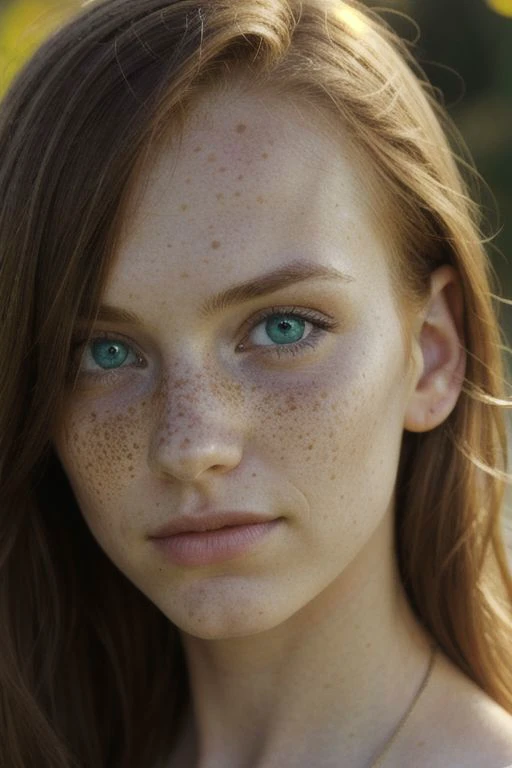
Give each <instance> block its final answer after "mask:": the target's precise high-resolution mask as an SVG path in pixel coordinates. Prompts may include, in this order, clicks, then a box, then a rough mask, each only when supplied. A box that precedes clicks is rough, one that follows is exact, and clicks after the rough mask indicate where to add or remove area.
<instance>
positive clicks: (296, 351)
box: [71, 307, 339, 379]
mask: <svg viewBox="0 0 512 768" xmlns="http://www.w3.org/2000/svg"><path fill="white" fill-rule="evenodd" d="M275 315H278V316H279V315H283V316H286V317H296V318H299V319H301V320H306V321H308V322H309V323H311V324H312V325H313V329H312V330H311V332H310V333H309V334H308V336H307V337H306V338H305V339H304V340H302V341H296V342H294V343H292V344H282V345H277V346H272V345H270V344H269V345H260V346H259V347H256V350H257V351H256V354H264V355H267V354H271V355H272V354H273V355H274V356H276V357H278V358H279V359H281V358H282V357H287V356H292V357H295V356H297V355H300V354H302V353H304V352H305V351H306V349H307V348H310V349H311V348H314V347H316V346H317V344H318V342H319V341H320V338H321V337H323V336H324V335H325V332H326V331H333V330H335V329H336V328H337V327H338V325H339V323H338V322H337V321H336V320H335V319H334V318H332V317H329V316H325V315H320V314H318V313H317V312H315V311H314V310H309V309H302V308H300V307H271V308H269V309H265V310H262V312H260V313H258V314H257V315H256V316H255V317H253V318H251V320H250V321H249V322H250V326H249V327H248V328H247V332H246V333H245V336H244V339H243V340H242V341H241V342H240V343H239V344H238V345H237V349H238V348H240V347H242V349H241V350H240V351H245V350H244V349H243V348H244V346H245V345H244V341H245V338H246V336H247V335H248V334H250V333H251V331H253V330H254V329H255V328H256V327H257V326H258V325H260V324H261V323H262V322H263V321H265V320H266V319H267V318H269V317H274V316H275ZM244 332H245V331H244ZM125 338H126V337H125V336H123V335H122V334H114V333H111V332H109V331H99V332H98V333H97V334H96V335H95V336H94V337H92V338H91V339H89V340H88V339H87V338H81V339H80V338H77V339H75V340H74V342H73V343H72V347H71V355H72V359H75V356H76V355H77V350H78V349H79V348H81V347H85V346H89V345H92V344H94V342H96V341H121V340H123V339H125ZM123 344H125V346H127V347H128V348H130V349H131V350H132V351H133V352H134V353H135V356H136V357H137V362H138V364H137V365H136V367H138V368H143V367H145V364H143V361H144V358H143V356H142V354H140V353H139V352H138V350H137V347H136V346H135V345H133V344H132V343H131V342H130V343H128V340H126V342H124V341H123ZM132 365H133V364H132ZM126 367H130V366H126ZM122 370H124V369H123V368H117V369H112V370H106V369H105V370H104V371H103V372H101V371H102V369H101V368H100V369H99V371H100V372H98V373H94V372H91V371H86V372H83V375H86V376H100V377H101V378H105V377H106V378H107V379H108V378H117V376H118V374H119V372H120V371H122ZM77 371H78V372H79V363H78V367H77V368H76V371H75V372H77Z"/></svg>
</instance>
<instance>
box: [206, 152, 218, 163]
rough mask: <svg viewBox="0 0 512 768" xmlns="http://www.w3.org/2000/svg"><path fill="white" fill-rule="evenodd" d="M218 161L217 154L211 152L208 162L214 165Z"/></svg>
mask: <svg viewBox="0 0 512 768" xmlns="http://www.w3.org/2000/svg"><path fill="white" fill-rule="evenodd" d="M216 159H217V155H216V154H215V152H210V154H209V155H208V162H209V163H214V162H215V161H216Z"/></svg>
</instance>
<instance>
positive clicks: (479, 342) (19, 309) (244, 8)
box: [0, 0, 512, 768]
mask: <svg viewBox="0 0 512 768" xmlns="http://www.w3.org/2000/svg"><path fill="white" fill-rule="evenodd" d="M236 73H241V74H245V75H247V76H249V77H250V82H251V85H252V86H253V85H261V87H262V88H265V87H266V88H272V89H274V90H277V91H278V92H280V93H283V94H288V95H290V96H292V97H293V96H295V97H296V98H297V99H299V98H300V99H305V100H307V101H308V103H309V104H311V106H312V107H313V108H314V109H315V110H316V111H317V112H319V113H321V114H324V115H325V117H326V119H329V120H330V121H331V122H333V121H334V124H338V125H340V126H341V125H343V129H344V131H346V132H348V135H349V136H350V137H351V139H352V140H353V142H354V143H355V144H357V146H358V147H360V149H361V151H362V153H363V154H364V156H365V157H366V158H367V159H368V161H369V162H370V163H371V165H372V167H373V169H374V170H375V173H376V174H377V176H378V178H379V179H380V180H381V182H382V183H383V186H384V187H385V190H386V194H387V196H388V198H389V201H390V203H391V204H392V205H393V206H394V210H395V211H396V213H395V217H394V220H393V229H394V233H395V241H396V244H397V245H396V249H395V251H396V253H395V254H394V258H393V269H394V272H395V277H396V281H395V282H396V285H397V287H398V292H399V293H400V294H401V295H402V297H404V299H406V300H407V301H409V302H412V303H413V304H420V303H421V302H422V301H424V300H425V299H426V297H427V295H428V283H429V275H430V274H431V272H432V271H433V270H434V269H435V268H436V267H438V266H439V265H441V264H451V265H452V266H453V267H454V268H455V269H456V270H457V272H458V274H459V276H460V280H461V283H462V289H463V295H464V307H465V311H464V338H465V346H466V351H467V359H468V362H467V369H466V377H465V381H464V384H463V389H462V392H461V395H460V397H459V400H458V402H457V405H456V407H455V409H454V410H453V412H452V413H451V415H450V416H449V418H448V419H447V420H446V421H445V422H444V423H443V424H442V425H440V426H439V427H437V428H436V429H433V430H431V431H430V432H425V433H421V434H419V433H418V434H416V433H415V434H413V433H405V434H404V437H403V446H402V454H401V458H400V466H399V468H398V476H397V484H396V498H397V503H396V514H395V520H396V523H395V543H396V556H397V560H398V564H399V570H400V574H401V578H402V580H403V584H404V587H405V590H406V593H407V596H408V599H409V601H410V604H411V606H412V608H413V610H414V612H415V614H416V616H417V618H418V620H419V621H420V622H421V623H422V624H423V625H424V626H425V627H426V628H427V629H428V631H429V632H430V633H431V634H432V635H433V636H434V638H435V639H436V640H437V642H438V644H439V646H440V647H441V648H442V650H443V651H444V652H445V653H446V654H447V655H448V656H449V657H450V659H452V660H453V661H454V662H455V663H456V664H457V665H458V666H459V667H460V669H461V670H463V672H464V673H465V674H466V675H468V676H469V677H470V678H471V679H472V680H474V681H475V682H476V683H477V684H478V685H479V686H480V687H481V688H482V689H483V690H484V691H485V692H486V693H487V694H488V695H489V696H491V697H492V698H493V699H495V700H496V701H497V702H498V703H499V704H500V705H501V706H503V707H504V708H505V709H507V710H508V711H509V712H511V713H512V664H511V663H510V660H511V658H512V617H511V605H512V579H511V574H510V569H509V564H508V562H507V556H506V550H505V546H504V541H503V532H502V528H501V525H502V518H501V515H502V510H503V494H504V488H505V483H506V481H507V475H506V469H507V465H506V461H507V445H506V433H505V422H504V409H505V408H506V407H507V406H508V405H509V403H508V401H507V400H506V398H505V395H504V379H503V376H504V372H503V364H502V359H501V347H502V343H501V338H500V331H499V326H498V323H497V319H496V311H495V307H494V305H493V301H494V299H493V292H492V272H491V268H490V262H489V259H488V256H487V255H486V251H485V242H484V240H485V238H484V237H483V236H482V220H481V214H480V207H479V205H477V203H476V202H474V200H475V196H474V194H473V193H470V191H469V189H470V188H469V181H468V180H467V178H466V177H467V174H466V171H467V169H468V162H467V160H466V159H464V155H465V150H464V148H463V146H462V144H461V143H460V140H459V139H458V137H457V134H456V131H455V130H454V128H453V125H452V124H451V122H450V120H449V119H448V117H447V116H446V113H445V111H444V109H443V107H442V106H440V104H439V103H438V99H437V97H436V94H435V91H434V89H433V88H432V87H431V86H430V85H429V84H428V83H427V82H426V78H425V76H424V75H423V73H422V71H421V69H420V68H419V67H418V65H417V64H416V63H415V61H414V57H413V54H412V53H411V50H410V47H409V46H408V45H407V44H406V43H404V42H403V41H401V40H400V39H399V38H398V37H397V36H396V34H395V33H394V32H393V31H392V30H391V28H390V27H389V26H388V25H387V24H386V23H385V22H384V21H383V20H382V19H381V18H380V17H379V16H378V15H376V14H375V13H374V12H372V11H369V10H368V9H366V8H365V7H364V6H363V5H361V4H359V3H357V2H352V1H350V2H348V1H345V0H203V1H202V2H198V0H93V1H92V2H91V1H89V2H86V3H85V4H84V5H83V7H82V8H81V9H80V10H79V11H78V13H77V14H76V16H75V17H73V18H72V19H71V20H69V21H68V22H66V23H65V24H64V25H63V26H62V27H61V28H60V29H58V30H57V31H56V32H55V33H54V34H53V35H52V36H51V37H50V38H49V39H48V40H47V41H46V42H45V43H44V44H43V45H42V46H41V47H40V48H39V49H38V50H37V51H36V53H35V54H34V55H33V57H32V58H31V59H30V61H29V62H28V63H27V64H26V65H25V67H24V68H23V69H22V71H21V72H20V73H19V74H18V75H17V77H16V78H15V80H14V81H13V82H12V84H11V86H10V88H9V90H8V91H7V94H6V96H5V98H4V99H3V101H2V103H1V105H0V318H1V335H0V359H1V360H2V366H1V367H0V730H1V733H2V738H1V739H0V764H1V765H2V768H27V766H29V765H30V766H35V765H37V766H38V768H85V767H88V768H92V767H94V768H110V767H111V766H116V767H117V768H142V766H144V768H147V767H148V766H151V768H153V766H157V765H160V762H159V761H162V763H163V761H164V760H165V758H166V756H168V755H169V754H170V751H171V749H172V747H173V744H174V743H175V739H176V735H177V733H178V729H179V726H180V720H181V717H182V713H183V711H184V708H185V705H186V703H187V699H188V697H189V695H190V694H189V686H188V676H187V669H186V664H185V657H184V652H183V648H182V645H181V642H180V636H179V633H178V630H177V628H176V627H175V626H174V625H173V624H172V623H171V622H170V621H169V620H168V619H167V618H166V617H165V616H164V615H163V614H162V613H161V612H160V611H159V610H158V609H157V608H156V607H155V606H154V605H153V604H152V603H151V602H150V601H149V600H148V599H147V598H146V597H145V596H144V595H143V594H142V593H141V592H140V591H139V590H138V589H137V588H136V587H135V586H134V585H133V584H132V583H131V582H130V581H129V580H128V579H127V578H125V576H124V575H123V574H122V573H120V571H119V570H118V569H117V568H116V567H115V566H114V565H113V563H112V562H110V560H109V559H108V558H107V556H106V555H105V554H104V552H103V551H102V550H101V549H100V547H99V545H98V544H97V542H96V541H95V540H94V538H93V536H92V534H91V533H90V531H89V529H88V527H87V526H86V524H85V522H84V520H83V518H82V516H81V514H80V510H79V508H78V505H77V502H76V500H75V498H74V495H73V492H72V489H71V487H70V484H69V482H68V480H67V477H66V475H65V473H64V471H63V469H62V467H61V465H60V463H59V461H58V459H57V457H56V454H55V452H54V450H53V447H52V435H53V434H54V430H55V426H56V424H57V423H58V415H59V412H60V407H61V405H62V402H63V398H64V395H65V392H66V389H67V388H69V386H70V380H69V358H70V348H71V343H72V335H73V331H74V328H75V325H76V322H77V318H78V317H80V316H83V317H87V318H90V319H91V327H92V321H93V319H94V315H95V313H96V311H97V308H98V305H99V301H100V296H101V292H102V286H103V285H104V282H105V277H106V275H107V270H108V267H109V262H110V259H111V256H112V254H113V253H114V251H115V248H116V243H117V241H118V239H119V233H120V228H121V225H122V222H123V215H124V213H125V211H126V206H127V201H128V199H129V196H130V194H131V193H132V192H133V190H134V189H135V188H136V184H137V180H138V179H139V175H140V174H139V172H140V170H141V168H142V167H143V166H144V163H145V162H146V159H147V157H148V154H149V151H150V148H151V147H154V146H155V145H156V143H157V142H158V141H160V140H163V139H164V138H165V136H166V134H167V133H168V132H169V130H170V128H172V129H173V130H177V131H179V130H182V129H183V128H184V127H185V125H186V118H187V115H188V114H189V113H190V110H191V109H192V106H193V105H194V103H195V102H196V101H197V99H198V98H200V96H201V95H202V94H204V93H206V92H208V91H210V90H211V89H213V88H216V87H223V86H226V87H229V84H230V83H231V82H232V79H233V77H234V76H235V74H236ZM336 121H337V123H336ZM465 179H466V180H465Z"/></svg>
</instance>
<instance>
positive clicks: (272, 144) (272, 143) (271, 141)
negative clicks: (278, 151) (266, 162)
mask: <svg viewBox="0 0 512 768" xmlns="http://www.w3.org/2000/svg"><path fill="white" fill-rule="evenodd" d="M268 143H269V144H270V146H271V147H273V146H274V142H273V140H272V139H270V141H269V142H268Z"/></svg>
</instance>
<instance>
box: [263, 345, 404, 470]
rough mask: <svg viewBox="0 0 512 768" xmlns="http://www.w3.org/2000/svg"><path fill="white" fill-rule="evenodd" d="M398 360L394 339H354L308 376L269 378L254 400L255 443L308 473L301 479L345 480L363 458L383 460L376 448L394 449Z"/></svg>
mask: <svg viewBox="0 0 512 768" xmlns="http://www.w3.org/2000/svg"><path fill="white" fill-rule="evenodd" d="M381 346H382V347H384V345H381ZM403 365H404V360H403V355H402V350H401V348H400V347H397V348H396V349H390V347H389V344H388V347H387V350H384V349H379V348H377V347H375V348H369V346H368V345H366V346H365V345H364V344H363V343H361V340H359V342H358V343H356V344H354V345H353V347H352V349H351V348H350V347H348V346H344V349H343V354H340V355H338V356H337V357H335V358H331V359H330V360H329V362H328V364H327V365H325V366H324V367H323V368H322V370H320V371H317V372H316V373H315V375H314V376H310V377H304V376H302V377H301V376H296V378H295V380H294V381H293V382H290V383H288V384H286V383H284V384H283V382H284V381H285V380H284V379H283V380H282V382H280V381H279V379H278V378H274V379H273V381H272V386H271V387H270V390H271V391H268V389H269V388H268V387H267V393H266V394H265V396H264V397H263V398H262V400H261V408H260V411H259V413H260V416H261V418H260V420H259V422H258V423H259V427H258V431H257V433H256V435H259V440H258V442H259V446H258V447H260V448H261V449H265V451H266V457H268V456H269V455H271V456H272V461H273V462H274V463H276V462H277V463H279V464H280V465H281V466H283V465H284V466H286V467H287V469H288V470H291V471H292V472H294V473H295V474H297V475H300V476H302V477H304V478H308V480H307V484H309V482H310V481H311V480H313V481H315V478H316V484H318V481H319V479H320V478H321V480H320V482H321V483H325V482H329V483H336V482H337V481H339V480H346V479H347V476H349V475H354V474H356V475H360V473H361V470H362V469H365V468H368V465H371V466H372V467H373V468H374V469H375V461H377V464H380V463H384V462H383V461H382V462H381V459H382V455H381V454H383V453H385V452H387V453H388V454H389V453H391V455H392V456H393V453H396V452H397V451H399V446H400V443H401V436H402V427H403V417H404V413H403V412H404V404H405V397H406V393H405V388H404V385H405V379H404V376H403V370H404V368H403ZM393 449H395V451H393ZM269 452H270V453H269ZM397 459H398V457H397V456H396V460H397Z"/></svg>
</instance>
